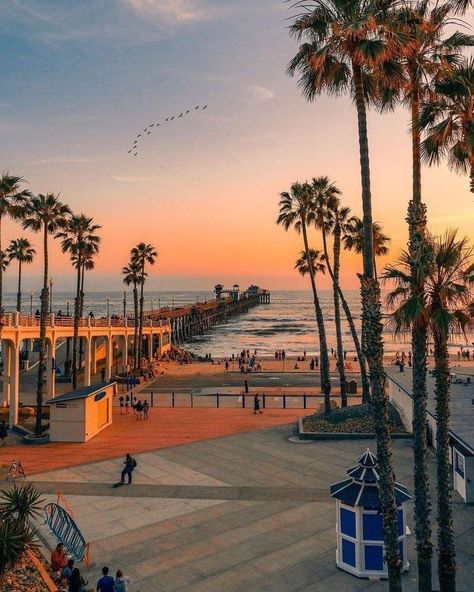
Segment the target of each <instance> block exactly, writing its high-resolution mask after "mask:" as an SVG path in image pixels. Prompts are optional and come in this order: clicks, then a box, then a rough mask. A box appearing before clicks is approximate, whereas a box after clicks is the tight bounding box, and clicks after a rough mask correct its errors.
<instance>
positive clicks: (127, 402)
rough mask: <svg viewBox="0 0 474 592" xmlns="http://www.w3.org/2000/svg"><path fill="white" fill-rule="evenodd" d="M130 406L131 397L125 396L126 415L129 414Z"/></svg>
mask: <svg viewBox="0 0 474 592" xmlns="http://www.w3.org/2000/svg"><path fill="white" fill-rule="evenodd" d="M129 407H130V397H129V396H128V395H127V396H126V397H125V415H128V408H129Z"/></svg>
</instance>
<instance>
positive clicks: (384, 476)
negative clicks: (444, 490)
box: [288, 0, 402, 592]
mask: <svg viewBox="0 0 474 592" xmlns="http://www.w3.org/2000/svg"><path fill="white" fill-rule="evenodd" d="M392 4H393V2H392V0H387V1H386V2H379V1H378V0H359V1H358V2H347V1H346V0H297V2H296V3H295V5H296V6H297V7H299V8H301V10H302V11H303V14H302V15H300V16H299V17H298V18H297V19H296V21H295V23H294V24H293V25H292V27H291V28H290V31H291V33H292V34H293V35H294V36H295V37H296V38H297V40H304V41H305V42H304V43H303V44H302V45H300V48H299V51H298V53H297V54H296V56H295V57H294V58H293V60H292V61H291V62H290V64H289V67H288V72H289V73H290V74H294V73H295V72H296V71H298V72H300V74H301V77H300V80H299V83H300V87H301V88H302V91H303V94H304V95H305V97H306V98H307V99H308V100H310V101H311V100H314V99H315V98H316V97H317V96H318V95H320V94H321V93H322V92H323V91H326V92H328V93H329V94H330V95H341V94H343V93H345V92H349V93H350V95H351V97H352V98H353V100H354V103H355V106H356V111H357V124H358V134H359V156H360V174H361V184H362V209H363V229H364V242H363V249H362V255H363V275H360V276H359V277H360V281H361V300H362V350H363V351H364V354H365V356H366V359H367V362H368V365H369V369H370V382H371V386H372V399H371V400H372V411H373V415H374V428H375V434H376V439H377V456H378V458H379V461H380V462H379V476H380V502H381V510H382V515H383V524H384V537H385V557H386V562H387V570H388V579H389V588H390V592H400V591H401V589H402V584H401V561H400V553H399V548H398V533H397V506H396V501H395V489H394V477H393V463H392V450H391V442H390V434H389V431H388V424H389V422H388V407H387V399H386V396H385V390H384V386H385V373H384V369H383V339H382V330H383V329H382V308H381V294H380V286H379V283H378V280H377V277H376V275H375V270H374V246H373V224H372V198H371V188H370V165H369V143H368V134H367V102H368V101H369V100H370V99H371V98H372V97H374V96H375V92H376V89H377V84H376V79H379V78H380V73H389V74H392V73H393V68H394V60H393V59H392V58H393V55H394V53H395V50H396V49H397V47H396V44H395V43H393V40H392V38H391V36H390V35H386V34H385V33H386V28H387V27H386V22H387V13H388V11H389V10H390V8H391V6H392ZM374 71H376V73H377V74H374Z"/></svg>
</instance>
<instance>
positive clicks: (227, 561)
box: [32, 426, 474, 592]
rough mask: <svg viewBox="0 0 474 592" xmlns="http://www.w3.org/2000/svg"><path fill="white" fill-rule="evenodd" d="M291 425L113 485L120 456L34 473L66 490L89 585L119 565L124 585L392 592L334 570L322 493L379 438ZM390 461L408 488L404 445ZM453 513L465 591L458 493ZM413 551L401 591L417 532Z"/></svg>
mask: <svg viewBox="0 0 474 592" xmlns="http://www.w3.org/2000/svg"><path fill="white" fill-rule="evenodd" d="M292 431H293V426H280V427H273V428H270V429H265V430H259V431H253V432H248V433H242V434H236V435H231V436H227V437H222V438H216V439H212V440H207V441H200V442H193V443H190V444H186V445H181V446H178V447H174V448H166V449H161V450H156V451H148V452H144V453H141V454H136V458H137V460H138V469H137V471H136V472H135V474H134V483H133V484H132V485H131V486H128V485H127V486H124V487H121V488H118V489H112V488H111V485H110V484H111V483H113V482H115V481H117V480H118V479H117V476H118V474H119V473H120V470H121V467H122V460H123V459H121V458H118V459H108V460H103V461H101V462H96V463H90V464H83V465H81V466H76V467H71V468H63V469H60V470H55V471H50V472H47V473H41V474H37V475H35V476H34V477H32V479H33V480H34V481H35V482H36V483H37V485H38V486H39V487H40V488H41V489H42V490H43V492H44V493H45V497H46V498H47V499H48V501H53V500H55V497H56V496H55V494H56V492H57V490H58V489H61V490H62V491H63V493H64V494H65V496H66V498H67V501H68V503H69V505H70V507H71V508H72V510H73V512H74V519H75V520H76V522H77V523H78V525H79V526H80V528H81V529H82V531H83V533H84V535H85V538H86V540H88V541H90V542H91V558H92V561H93V562H94V565H93V566H92V567H91V568H90V569H89V570H87V571H86V576H87V577H88V578H89V580H90V582H91V584H95V580H96V578H97V577H98V575H99V572H100V568H101V566H102V565H105V564H106V565H108V566H109V567H110V569H111V570H112V571H115V570H116V569H118V568H120V569H122V570H123V571H124V573H125V574H126V575H127V576H128V577H129V578H130V584H131V586H130V590H131V592H137V591H141V592H161V591H164V592H172V591H186V592H244V591H245V592H319V591H321V592H322V591H323V590H324V591H327V590H334V591H337V592H346V591H347V592H349V591H350V592H353V591H358V590H366V589H367V590H370V591H371V592H372V591H373V592H379V591H382V590H387V583H386V582H378V581H369V580H359V579H357V578H354V577H353V576H350V575H348V574H346V573H344V572H342V571H340V570H338V569H337V568H336V566H335V503H334V501H333V500H332V499H331V498H330V497H329V494H328V486H329V484H330V483H332V482H335V481H337V480H340V479H342V478H344V476H345V470H346V469H347V468H348V467H349V466H351V465H353V464H354V461H355V460H356V458H357V456H359V454H361V453H362V452H364V451H365V449H366V448H367V447H370V448H371V449H372V450H375V442H373V441H370V440H367V441H365V440H359V441H349V442H348V441H345V442H342V441H341V442H337V441H326V442H308V443H295V442H291V441H290V440H289V437H290V436H291V434H292ZM124 437H126V434H124ZM394 460H395V467H396V476H397V480H398V481H400V482H402V483H404V484H406V485H408V486H409V487H410V489H412V477H411V472H412V471H411V463H412V449H411V441H409V440H408V441H407V440H398V441H395V442H394ZM433 460H434V458H433V457H430V468H431V472H432V481H433V478H434V463H433ZM433 499H434V498H433ZM412 506H413V504H412V503H411V502H410V503H409V516H408V524H409V526H410V529H411V530H412V531H413V517H412ZM454 512H455V520H456V546H457V562H458V581H459V586H458V589H459V590H460V591H465V592H467V591H468V590H471V589H472V582H473V581H474V558H473V555H474V551H473V549H474V545H473V542H474V509H473V508H472V507H469V506H466V505H465V504H463V503H461V501H460V498H458V497H457V496H456V495H455V497H454ZM434 530H435V529H434ZM433 540H434V541H435V540H436V539H435V532H434V539H433ZM409 558H410V561H411V564H412V565H411V569H410V572H409V573H408V574H405V575H404V577H403V580H404V590H405V591H407V592H414V591H415V590H416V588H417V585H416V565H415V551H414V537H413V536H410V537H409ZM435 573H436V572H435ZM435 588H436V586H435Z"/></svg>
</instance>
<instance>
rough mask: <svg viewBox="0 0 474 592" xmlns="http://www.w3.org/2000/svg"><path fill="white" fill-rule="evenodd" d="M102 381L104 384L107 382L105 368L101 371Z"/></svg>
mask: <svg viewBox="0 0 474 592" xmlns="http://www.w3.org/2000/svg"><path fill="white" fill-rule="evenodd" d="M100 379H101V381H102V382H105V368H102V370H101V371H100Z"/></svg>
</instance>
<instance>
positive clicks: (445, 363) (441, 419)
mask: <svg viewBox="0 0 474 592" xmlns="http://www.w3.org/2000/svg"><path fill="white" fill-rule="evenodd" d="M434 353H435V367H436V383H435V394H436V457H437V472H436V476H437V486H438V577H439V590H440V592H455V590H456V557H455V550H454V532H453V513H452V508H451V467H450V463H449V417H450V409H449V399H450V386H449V373H450V372H449V370H450V369H449V356H448V339H447V334H446V333H442V332H438V333H437V334H435V336H434Z"/></svg>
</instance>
